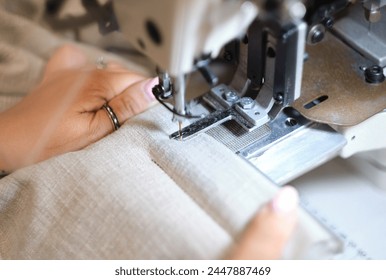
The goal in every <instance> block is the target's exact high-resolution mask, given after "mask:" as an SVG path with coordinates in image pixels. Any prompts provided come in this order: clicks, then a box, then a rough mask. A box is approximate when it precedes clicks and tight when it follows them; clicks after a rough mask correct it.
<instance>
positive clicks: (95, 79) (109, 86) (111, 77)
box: [91, 70, 146, 101]
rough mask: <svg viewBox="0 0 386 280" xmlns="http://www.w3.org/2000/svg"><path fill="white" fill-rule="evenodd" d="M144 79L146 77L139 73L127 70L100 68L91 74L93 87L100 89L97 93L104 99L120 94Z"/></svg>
mask: <svg viewBox="0 0 386 280" xmlns="http://www.w3.org/2000/svg"><path fill="white" fill-rule="evenodd" d="M145 79H146V77H144V76H142V75H141V74H138V73H134V72H129V71H127V70H126V71H119V72H110V71H106V70H101V71H97V72H95V73H94V74H93V75H92V76H91V81H92V83H93V87H94V88H99V89H102V90H99V91H98V92H97V94H99V95H100V97H101V98H102V99H104V100H106V101H108V100H111V99H113V98H114V97H116V96H118V95H121V94H122V92H124V91H125V90H126V89H128V88H130V87H131V86H133V85H134V84H136V83H138V82H141V81H144V80H145Z"/></svg>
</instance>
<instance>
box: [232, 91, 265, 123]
mask: <svg viewBox="0 0 386 280" xmlns="http://www.w3.org/2000/svg"><path fill="white" fill-rule="evenodd" d="M235 109H236V110H237V112H239V113H240V115H242V116H243V117H244V118H246V119H247V120H248V121H250V122H252V123H253V124H254V125H256V126H262V125H263V124H265V123H267V122H268V121H269V116H268V114H267V112H266V109H265V108H263V107H262V106H260V105H259V104H258V103H257V102H256V101H255V100H253V99H252V98H250V97H243V98H241V99H240V101H239V102H238V103H237V105H236V106H235Z"/></svg>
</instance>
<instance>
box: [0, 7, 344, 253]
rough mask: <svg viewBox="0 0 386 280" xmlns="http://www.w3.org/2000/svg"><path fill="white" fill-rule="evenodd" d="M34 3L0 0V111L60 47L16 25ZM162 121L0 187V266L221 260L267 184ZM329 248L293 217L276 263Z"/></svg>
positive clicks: (329, 241) (129, 126) (324, 237)
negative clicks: (291, 232) (175, 137)
mask: <svg viewBox="0 0 386 280" xmlns="http://www.w3.org/2000/svg"><path fill="white" fill-rule="evenodd" d="M39 1H40V0H39ZM39 1H38V0H36V1H30V2H29V1H8V0H3V1H0V4H1V5H3V7H6V8H7V9H8V10H12V11H14V12H17V13H18V15H16V14H11V13H9V12H8V11H6V10H5V9H0V38H1V39H0V110H4V109H6V108H7V107H9V106H11V105H12V104H13V103H15V102H17V101H18V100H19V99H20V98H21V96H23V95H24V94H26V92H28V91H29V90H30V89H31V88H32V87H33V86H34V85H35V84H36V82H37V81H38V80H39V77H40V75H41V71H42V69H43V67H44V65H45V62H46V60H47V59H48V58H49V56H50V55H51V54H52V52H53V51H54V50H55V49H56V48H57V47H58V46H60V45H61V44H63V43H64V42H66V40H64V39H62V38H59V37H57V36H54V35H52V34H51V33H50V32H47V31H46V30H44V29H43V28H41V27H40V26H38V25H37V24H34V23H33V22H32V21H30V19H31V18H32V19H36V18H38V16H39V15H40V14H41V10H39V9H35V10H34V11H35V13H34V14H33V15H30V17H29V18H30V19H26V18H23V17H21V16H20V15H25V14H26V12H25V11H27V10H30V8H28V7H27V8H28V9H26V6H25V5H27V4H28V5H29V4H30V3H35V2H36V3H38V2H39ZM16 2H17V3H18V4H20V5H21V7H18V6H17V5H16V6H15V3H16ZM40 2H41V1H40ZM28 5H27V6H28ZM31 5H32V4H31ZM11 8H12V9H11ZM79 46H80V47H82V48H84V49H85V50H87V54H88V55H89V56H90V60H91V61H95V59H96V58H97V57H98V56H100V55H101V54H103V55H104V56H105V57H106V61H111V60H115V59H119V58H118V57H116V56H113V55H108V54H106V53H103V52H101V51H100V50H98V49H95V48H92V47H88V46H83V45H79ZM123 62H124V63H125V65H127V66H128V67H129V68H131V69H136V70H138V71H142V72H144V71H146V70H145V69H143V68H142V67H140V66H135V65H133V64H132V63H130V62H127V61H123ZM170 120H171V116H170V115H169V113H168V112H167V111H166V110H164V109H163V108H162V107H160V106H157V107H155V108H153V109H151V110H149V111H147V112H145V113H144V114H142V115H140V116H137V117H135V118H132V119H131V120H129V121H128V122H127V123H126V124H125V125H124V126H122V127H121V129H120V130H118V131H117V132H115V133H113V134H111V135H110V136H108V137H106V138H104V139H102V140H101V141H99V142H98V143H95V144H94V145H91V146H90V147H88V148H87V149H84V150H82V151H78V152H73V153H68V154H65V155H62V156H59V157H56V158H52V159H50V160H48V161H45V162H42V163H40V164H36V165H33V166H30V167H27V168H23V169H21V170H18V171H16V172H14V173H12V174H11V175H9V176H7V177H5V178H3V179H1V180H0V258H3V259H212V258H222V257H224V256H225V255H226V253H227V252H228V251H229V250H230V248H231V247H232V246H233V244H234V242H235V240H237V238H238V237H239V235H240V233H241V232H242V230H243V229H244V228H245V226H246V224H247V223H248V221H249V220H250V218H251V217H252V216H253V215H254V214H255V212H256V211H257V210H258V208H259V207H260V206H261V205H262V204H263V203H265V202H266V201H267V200H269V199H270V198H271V197H272V195H273V193H274V192H275V191H276V186H274V185H273V184H272V183H271V182H270V181H269V180H267V179H266V178H265V177H264V176H262V175H261V174H260V173H259V172H257V171H256V170H255V169H254V168H253V167H252V166H250V165H249V164H248V163H246V162H245V161H243V160H242V159H241V158H239V157H238V156H236V155H235V154H233V153H231V152H230V151H229V150H227V149H226V148H225V147H224V146H222V145H221V144H219V143H217V142H216V141H215V140H214V139H212V138H211V137H209V136H208V135H201V136H199V137H197V138H195V139H192V140H190V141H187V142H178V141H172V140H169V138H168V134H170V133H171V132H174V130H175V129H176V125H175V124H174V123H172V122H171V121H170ZM0 130H1V128H0ZM0 133H1V131H0ZM337 248H338V246H337V243H336V242H335V239H334V238H332V237H331V236H330V235H329V234H328V233H327V232H326V231H325V230H324V229H323V228H321V227H320V226H319V225H318V224H317V223H316V222H314V221H313V220H312V219H310V218H309V217H308V216H307V215H306V214H305V213H302V214H301V219H300V224H299V228H298V230H297V233H296V234H295V236H294V239H293V241H292V243H291V244H290V245H289V246H288V248H287V252H286V257H287V258H325V257H329V256H330V255H331V254H332V253H334V252H335V250H337Z"/></svg>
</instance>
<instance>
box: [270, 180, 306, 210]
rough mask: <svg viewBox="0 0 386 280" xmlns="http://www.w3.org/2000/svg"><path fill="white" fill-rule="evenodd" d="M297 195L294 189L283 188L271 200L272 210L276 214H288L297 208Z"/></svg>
mask: <svg viewBox="0 0 386 280" xmlns="http://www.w3.org/2000/svg"><path fill="white" fill-rule="evenodd" d="M298 203H299V194H298V192H297V190H296V189H295V188H294V187H291V186H285V187H283V188H281V189H280V191H279V193H278V194H277V195H276V196H275V197H274V198H273V200H272V202H271V205H272V209H273V210H274V211H275V212H277V213H289V212H292V211H293V210H295V209H296V208H297V207H298Z"/></svg>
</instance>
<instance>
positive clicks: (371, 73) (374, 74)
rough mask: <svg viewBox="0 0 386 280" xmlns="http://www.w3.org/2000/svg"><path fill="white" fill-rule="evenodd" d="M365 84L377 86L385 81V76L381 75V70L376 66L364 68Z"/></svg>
mask: <svg viewBox="0 0 386 280" xmlns="http://www.w3.org/2000/svg"><path fill="white" fill-rule="evenodd" d="M365 78H366V82H368V83H370V84H379V83H382V82H383V81H384V80H385V75H384V74H383V68H382V67H380V66H378V65H373V66H371V67H368V68H366V70H365Z"/></svg>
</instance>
